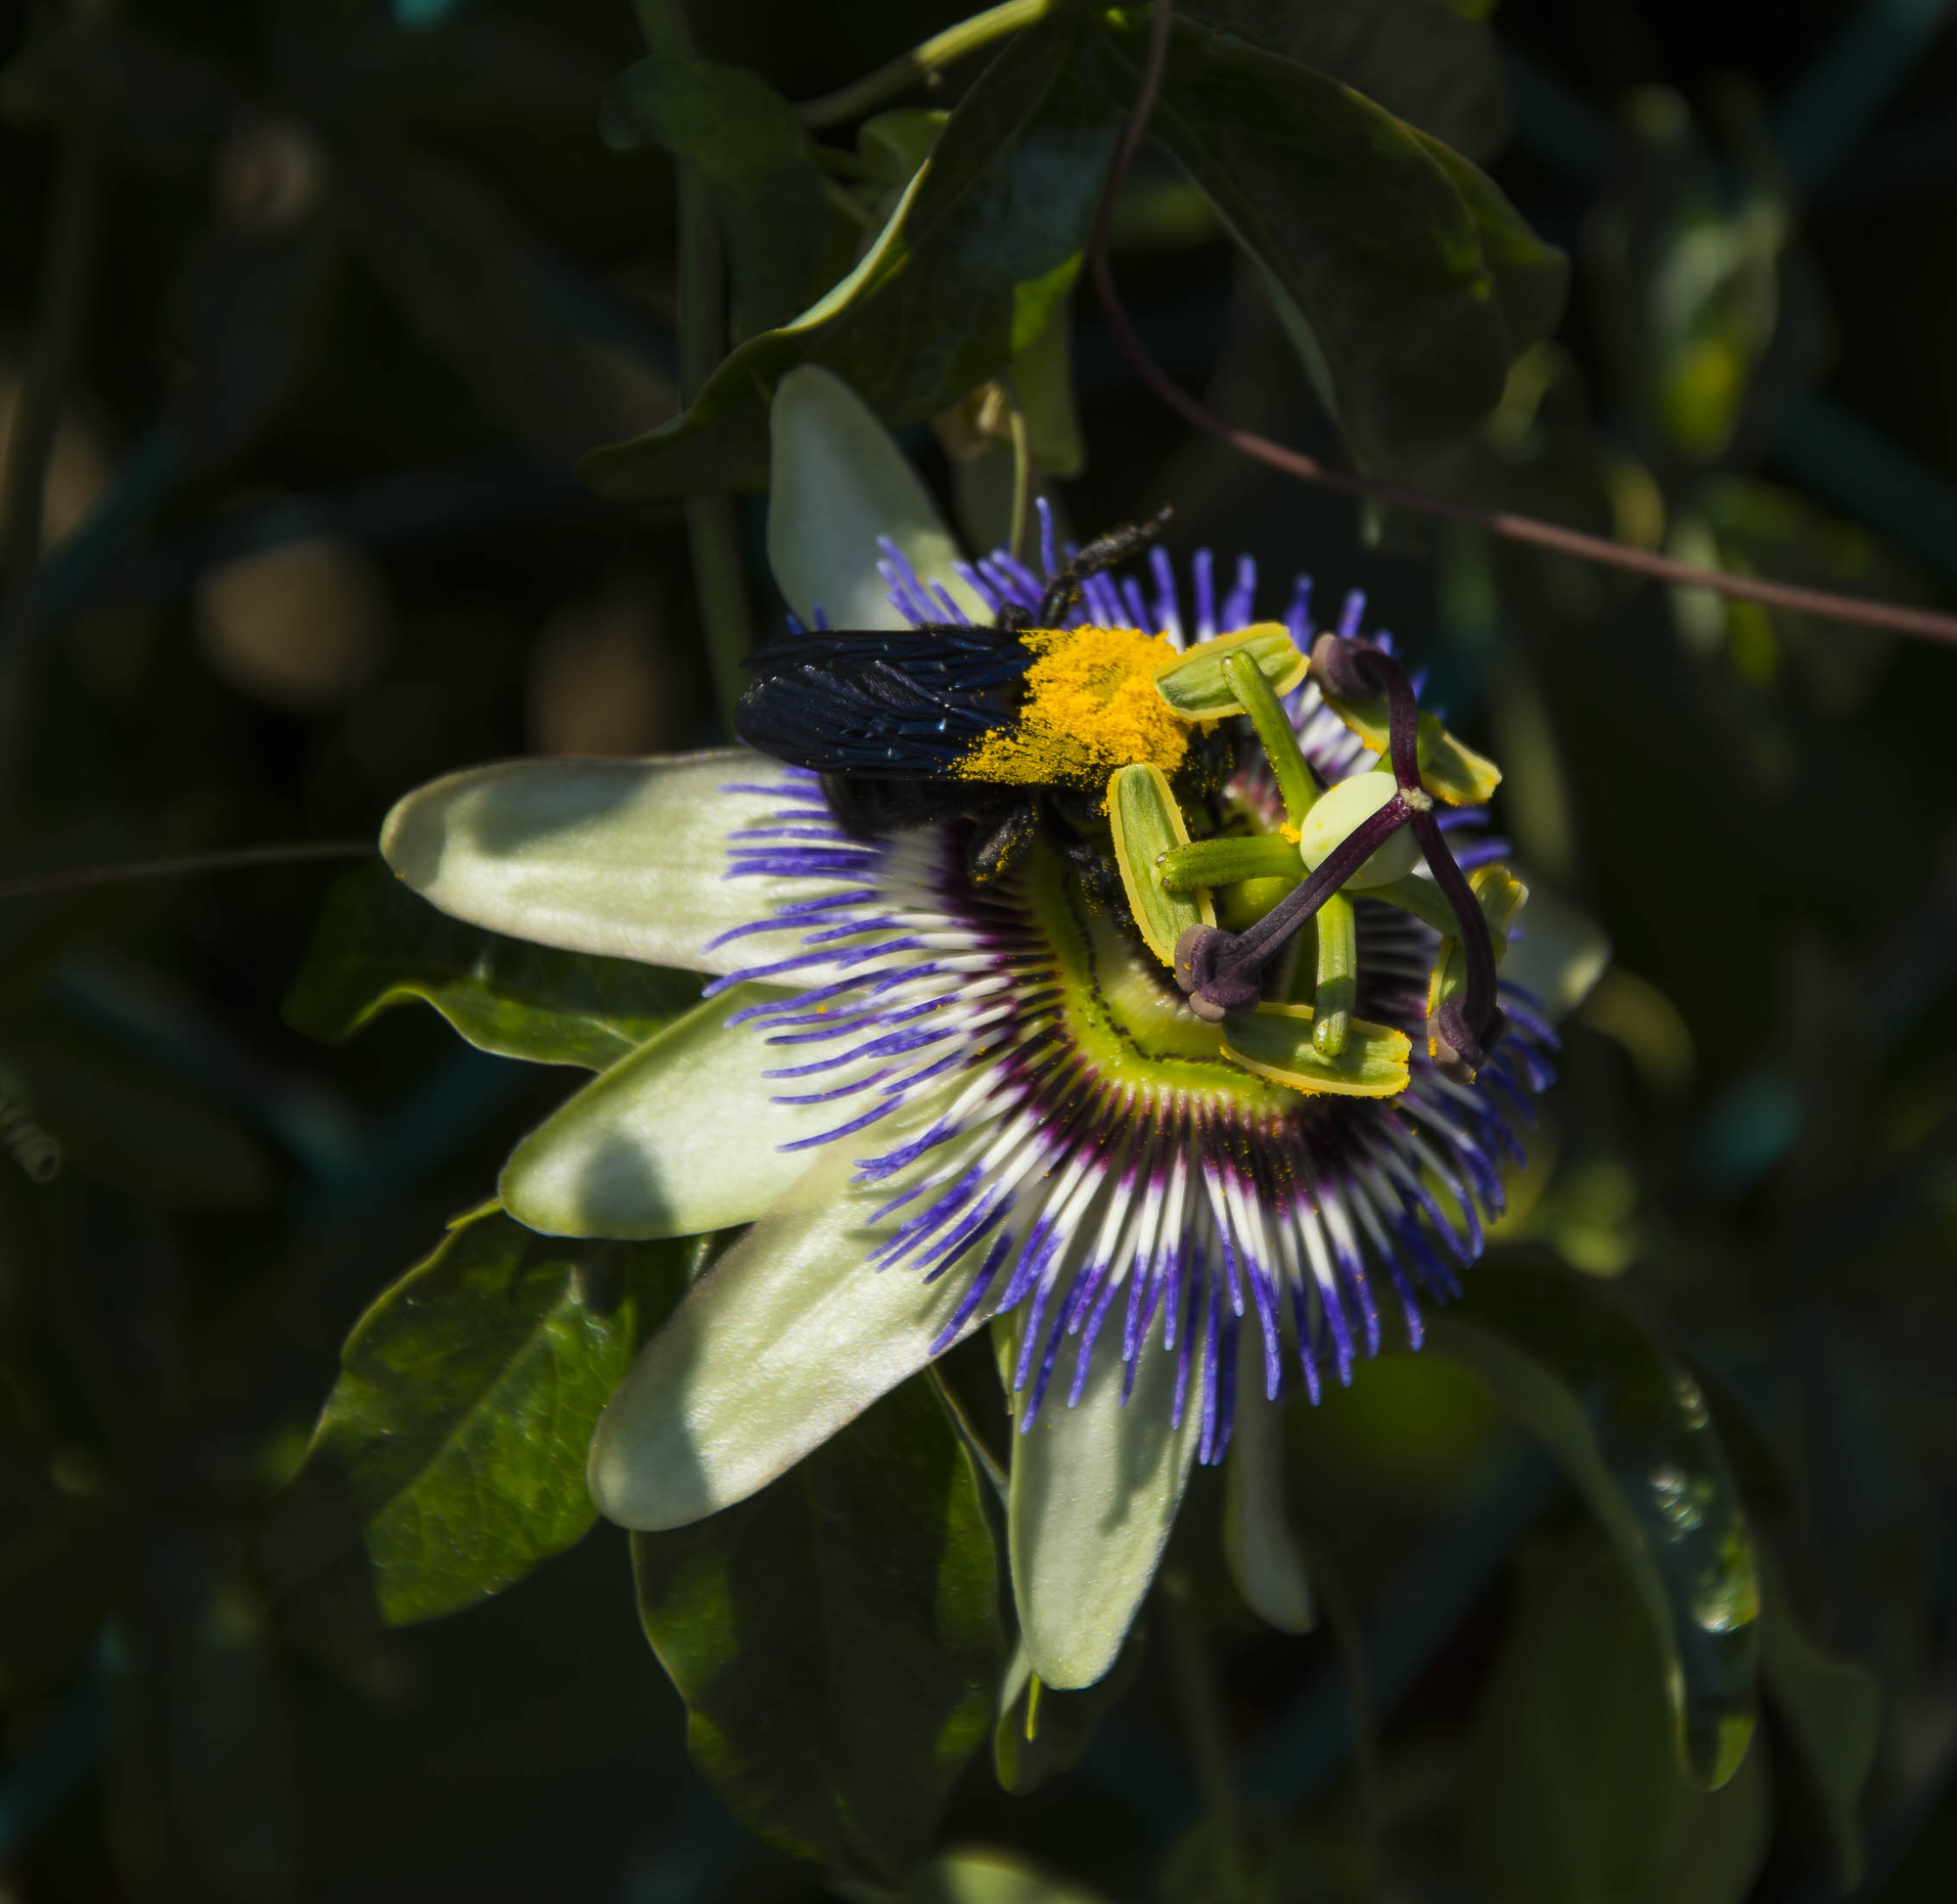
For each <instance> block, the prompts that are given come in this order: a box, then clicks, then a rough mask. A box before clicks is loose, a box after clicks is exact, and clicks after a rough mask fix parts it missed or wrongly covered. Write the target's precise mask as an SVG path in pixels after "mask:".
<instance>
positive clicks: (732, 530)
mask: <svg viewBox="0 0 1957 1904" xmlns="http://www.w3.org/2000/svg"><path fill="white" fill-rule="evenodd" d="M637 8H638V15H639V27H640V30H641V31H642V32H643V33H644V35H645V39H646V45H647V47H648V49H649V50H650V51H651V52H652V53H653V54H654V55H655V56H657V57H659V58H661V59H672V60H691V59H693V58H694V57H695V55H694V41H693V34H692V31H691V29H690V28H689V26H688V25H687V20H686V14H685V12H684V11H683V9H682V7H681V4H680V0H637ZM726 345H727V269H726V260H725V258H724V257H723V256H722V254H721V247H720V231H719V227H718V226H716V225H715V223H714V222H713V207H712V205H711V204H710V203H709V202H708V200H707V196H706V187H705V184H704V183H703V181H702V180H701V178H700V176H699V175H698V174H697V173H696V172H695V171H693V170H692V168H691V167H689V166H681V167H680V172H679V385H680V396H681V397H682V398H683V399H684V401H685V402H686V403H687V404H688V405H691V404H692V402H693V400H694V399H695V398H696V397H697V396H698V395H699V394H700V391H701V386H702V385H704V384H705V382H706V380H707V379H708V378H709V377H710V376H711V375H712V374H713V371H714V368H715V366H716V365H717V364H718V363H719V362H720V359H721V357H722V356H723V355H724V354H725V351H726ZM684 515H685V518H686V546H687V553H688V555H689V557H690V558H691V560H692V563H693V587H694V595H695V599H696V600H697V601H698V603H699V605H700V620H701V625H702V627H703V628H704V629H705V635H706V660H707V666H708V668H709V669H710V670H711V671H712V675H713V698H714V701H715V703H716V704H717V705H718V707H719V709H720V720H721V724H722V726H723V727H724V728H725V729H726V731H727V734H728V736H729V737H730V738H731V737H732V735H733V732H734V703H736V702H737V701H739V700H740V699H741V690H742V688H743V686H744V685H745V682H746V676H745V674H744V672H743V669H742V663H743V661H745V660H746V659H747V657H748V655H749V653H750V651H751V649H752V648H753V646H754V617H753V612H752V610H751V607H750V605H749V601H748V584H747V579H746V575H745V572H744V567H743V564H742V560H741V536H740V530H739V525H738V523H737V521H736V520H735V514H734V499H733V498H732V497H731V496H726V495H691V496H688V497H687V499H686V502H685V504H684Z"/></svg>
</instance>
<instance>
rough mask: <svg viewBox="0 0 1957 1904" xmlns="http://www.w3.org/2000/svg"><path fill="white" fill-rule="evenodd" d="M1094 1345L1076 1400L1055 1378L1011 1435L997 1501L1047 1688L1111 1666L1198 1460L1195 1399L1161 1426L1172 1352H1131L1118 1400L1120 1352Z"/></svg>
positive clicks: (1170, 1388)
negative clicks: (1006, 1484)
mask: <svg viewBox="0 0 1957 1904" xmlns="http://www.w3.org/2000/svg"><path fill="white" fill-rule="evenodd" d="M1112 1347H1113V1344H1112V1343H1106V1342H1104V1343H1103V1344H1102V1345H1101V1347H1100V1350H1099V1352H1098V1353H1097V1354H1096V1355H1095V1357H1094V1359H1093V1362H1092V1363H1091V1364H1090V1367H1089V1372H1088V1377H1087V1386H1086V1388H1085V1389H1084V1390H1083V1391H1082V1393H1081V1397H1080V1402H1079V1405H1078V1406H1077V1407H1075V1408H1069V1407H1068V1406H1067V1403H1066V1388H1065V1386H1064V1385H1063V1382H1064V1378H1063V1377H1062V1376H1061V1375H1059V1374H1056V1376H1055V1377H1054V1385H1053V1389H1052V1390H1051V1391H1049V1393H1048V1395H1047V1399H1046V1402H1045V1404H1044V1405H1043V1406H1042V1408H1041V1410H1040V1413H1039V1419H1038V1420H1037V1421H1035V1422H1034V1424H1033V1427H1032V1430H1031V1432H1030V1433H1026V1434H1021V1433H1018V1432H1017V1431H1016V1432H1015V1433H1014V1436H1013V1484H1012V1492H1011V1499H1010V1502H1009V1504H1008V1508H1007V1523H1008V1528H1009V1534H1010V1544H1011V1548H1012V1563H1013V1595H1014V1598H1015V1599H1016V1600H1017V1601H1018V1602H1019V1609H1020V1631H1021V1634H1022V1635H1023V1637H1024V1641H1025V1648H1026V1651H1027V1652H1028V1653H1029V1654H1030V1655H1032V1661H1033V1670H1034V1671H1035V1672H1037V1673H1038V1674H1039V1676H1040V1677H1041V1678H1042V1679H1043V1680H1045V1681H1046V1683H1047V1684H1048V1685H1049V1686H1058V1687H1063V1688H1065V1687H1077V1686H1091V1685H1093V1684H1094V1682H1095V1681H1096V1680H1097V1679H1099V1678H1100V1677H1101V1676H1102V1675H1103V1674H1104V1673H1105V1672H1107V1670H1108V1669H1109V1667H1111V1666H1112V1665H1113V1664H1114V1663H1115V1656H1116V1655H1118V1654H1119V1653H1120V1651H1121V1642H1122V1640H1123V1639H1125V1638H1126V1637H1127V1632H1128V1628H1129V1627H1130V1626H1132V1625H1133V1624H1134V1619H1135V1614H1136V1612H1137V1611H1138V1610H1139V1609H1140V1608H1141V1604H1142V1601H1143V1599H1144V1597H1145V1596H1146V1595H1147V1593H1148V1590H1149V1583H1150V1582H1151V1581H1152V1580H1154V1578H1155V1574H1156V1567H1157V1564H1159V1563H1160V1562H1161V1555H1162V1549H1163V1547H1164V1546H1166V1545H1167V1543H1168V1532H1169V1527H1170V1525H1171V1524H1172V1523H1173V1521H1174V1519H1175V1511H1176V1508H1177V1506H1178V1505H1179V1504H1180V1502H1181V1500H1182V1490H1183V1487H1184V1485H1185V1484H1186V1483H1187V1482H1188V1479H1189V1468H1190V1463H1191V1462H1192V1461H1193V1460H1194V1459H1195V1456H1196V1442H1197V1418H1198V1415H1199V1413H1200V1409H1199V1407H1198V1405H1197V1402H1196V1397H1195V1396H1194V1395H1192V1396H1191V1400H1190V1406H1189V1408H1188V1409H1187V1411H1186V1412H1185V1413H1184V1415H1183V1420H1182V1426H1181V1428H1170V1427H1169V1405H1170V1402H1171V1401H1172V1399H1173V1397H1174V1393H1175V1364H1176V1358H1175V1357H1174V1356H1173V1355H1172V1354H1169V1353H1168V1352H1167V1351H1166V1350H1164V1349H1163V1348H1162V1347H1161V1344H1160V1342H1158V1341H1151V1342H1150V1343H1149V1344H1147V1345H1146V1346H1144V1347H1143V1348H1142V1349H1140V1350H1139V1351H1138V1354H1139V1357H1140V1366H1139V1369H1138V1370H1137V1373H1136V1376H1135V1388H1134V1393H1133V1394H1132V1395H1131V1396H1130V1397H1129V1400H1128V1403H1127V1406H1126V1407H1123V1406H1122V1405H1121V1378H1122V1373H1123V1370H1122V1363H1121V1358H1120V1357H1119V1356H1118V1355H1116V1354H1114V1353H1113V1352H1112Z"/></svg>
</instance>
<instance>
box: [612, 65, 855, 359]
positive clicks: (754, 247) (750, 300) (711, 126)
mask: <svg viewBox="0 0 1957 1904" xmlns="http://www.w3.org/2000/svg"><path fill="white" fill-rule="evenodd" d="M599 129H600V130H601V132H602V133H603V134H604V137H605V140H606V143H607V144H608V145H611V146H613V147H614V148H615V149H618V150H624V149H627V148H629V147H632V146H635V145H638V144H640V143H642V142H644V141H648V140H649V141H651V142H652V143H653V144H654V145H658V146H661V147H663V148H664V149H665V150H666V151H667V152H669V153H671V154H672V156H673V157H674V159H677V160H678V161H679V162H680V163H681V164H683V165H685V166H688V167H689V168H690V169H691V170H692V171H693V172H694V173H695V174H697V175H698V177H699V179H700V181H701V183H702V184H703V185H704V186H705V189H706V196H707V200H708V202H709V203H710V204H712V206H713V215H714V218H715V220H716V222H717V223H718V225H719V227H720V233H721V237H722V239H723V240H724V241H725V244H726V247H727V270H728V276H729V278H730V279H731V280H732V282H733V307H734V308H733V314H734V331H735V335H736V336H737V337H742V338H749V337H753V336H754V335H756V334H757V333H758V332H762V331H767V330H772V329H773V328H774V327H775V326H776V325H778V324H785V323H787V321H788V320H789V319H790V318H792V317H793V316H795V314H796V312H797V311H798V310H800V309H801V308H802V306H803V305H804V304H805V303H806V302H808V301H809V299H810V297H812V296H813V295H815V294H816V293H817V292H818V291H819V290H820V289H821V287H820V286H819V285H818V284H816V283H815V282H814V280H815V276H816V272H817V269H818V267H819V266H820V264H821V262H822V256H823V252H824V249H826V241H827V239H828V235H829V221H830V212H829V201H828V198H827V196H826V195H825V193H824V191H823V184H822V173H821V171H820V170H819V169H818V168H817V166H816V162H815V159H814V157H813V155H811V153H810V152H809V149H808V138H807V135H806V134H805V133H804V132H803V131H802V129H801V127H800V125H799V124H798V123H797V122H796V115H795V112H794V110H793V109H792V108H791V107H790V105H789V103H788V101H787V100H785V99H784V98H783V97H782V96H781V94H779V93H778V92H776V91H775V89H774V88H773V87H772V86H770V85H769V84H768V82H767V81H766V80H765V79H763V78H762V77H761V75H760V74H759V73H757V72H750V71H748V70H746V69H745V68H740V67H724V66H717V65H715V64H714V63H713V62H712V61H710V60H690V61H673V60H666V59H660V58H652V59H645V60H641V61H640V62H639V63H638V64H637V65H636V66H632V67H628V68H626V69H625V71H624V72H622V73H621V74H619V76H618V79H617V81H616V82H615V83H614V86H613V88H612V90H611V92H610V93H608V94H607V95H606V99H605V108H604V112H603V113H602V115H601V117H600V119H599Z"/></svg>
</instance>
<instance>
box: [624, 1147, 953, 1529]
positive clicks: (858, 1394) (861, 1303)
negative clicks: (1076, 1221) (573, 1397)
mask: <svg viewBox="0 0 1957 1904" xmlns="http://www.w3.org/2000/svg"><path fill="white" fill-rule="evenodd" d="M863 1149H864V1144H863V1140H861V1139H859V1140H857V1141H856V1142H855V1143H854V1144H851V1143H848V1142H846V1141H845V1142H843V1143H841V1144H838V1145H834V1146H831V1147H830V1148H829V1149H827V1150H825V1151H824V1152H823V1153H822V1154H821V1156H820V1159H819V1160H818V1162H817V1163H816V1164H815V1165H814V1166H812V1167H811V1169H810V1170H809V1172H808V1174H807V1176H805V1177H804V1178H803V1179H802V1180H801V1181H800V1182H799V1183H798V1184H797V1185H796V1188H795V1189H794V1190H793V1191H792V1192H791V1193H790V1195H789V1197H788V1199H787V1201H785V1203H784V1204H783V1206H782V1207H780V1208H779V1209H777V1210H776V1211H775V1212H774V1213H773V1214H771V1215H769V1216H767V1217H765V1218H763V1219H762V1221H760V1222H759V1223H757V1224H755V1225H754V1227H753V1228H752V1229H751V1230H750V1231H749V1232H748V1234H747V1235H746V1236H745V1237H743V1238H742V1239H741V1241H740V1242H739V1243H737V1244H735V1245H734V1247H732V1248H731V1249H730V1250H728V1252H727V1254H726V1255H724V1256H723V1257H722V1258H721V1259H720V1260H719V1262H717V1263H716V1264H715V1265H714V1266H713V1268H712V1269H710V1270H709V1271H708V1272H707V1274H706V1275H705V1277H703V1278H702V1279H701V1281H700V1282H699V1283H697V1284H696V1285H695V1286H694V1288H693V1289H692V1290H691V1291H690V1292H688V1293H687V1296H686V1298H685V1300H684V1301H682V1302H681V1303H680V1305H679V1307H678V1309H676V1310H675V1311H674V1312H673V1315H672V1318H671V1320H670V1321H668V1322H667V1324H666V1325H665V1327H664V1328H663V1329H661V1330H660V1333H659V1334H658V1335H657V1336H656V1337H653V1339H652V1340H651V1341H650V1342H648V1343H647V1344H646V1346H645V1348H644V1350H643V1351H642V1352H641V1353H640V1356H639V1359H638V1361H637V1363H636V1364H635V1365H634V1366H633V1369H632V1373H631V1374H630V1375H628V1376H627V1377H626V1378H625V1381H624V1384H623V1385H622V1386H621V1387H620V1388H619V1390H618V1392H617V1393H616V1394H615V1395H614V1397H613V1398H612V1403H611V1405H610V1406H609V1407H608V1408H607V1409H606V1411H605V1413H604V1415H603V1416H602V1417H601V1418H600V1420H599V1423H598V1431H597V1433H596V1434H595V1435H594V1436H593V1437H592V1442H591V1462H590V1467H589V1470H588V1478H589V1481H590V1485H591V1498H592V1499H593V1500H594V1501H595V1502H596V1503H597V1504H598V1507H599V1509H600V1511H601V1512H602V1513H604V1514H606V1515H608V1516H610V1517H611V1519H614V1520H616V1521H618V1522H620V1523H621V1524H622V1525H624V1526H627V1527H638V1528H643V1529H646V1530H648V1531H651V1530H656V1529H659V1528H661V1527H682V1526H685V1525H686V1524H687V1523H688V1522H689V1521H693V1520H698V1519H701V1518H702V1517H703V1516H705V1515H709V1514H713V1513H715V1512H717V1511H718V1510H719V1509H721V1508H724V1507H727V1506H729V1505H731V1504H732V1503H733V1502H735V1501H740V1500H745V1499H746V1498H747V1497H748V1496H749V1495H750V1494H752V1493H753V1492H754V1491H755V1489H756V1488H760V1487H765V1486H766V1485H767V1483H768V1482H769V1481H771V1480H773V1479H774V1478H775V1476H776V1475H777V1474H781V1473H785V1472H786V1471H787V1470H788V1469H790V1468H792V1467H794V1465H795V1464H796V1462H797V1461H799V1460H800V1459H801V1458H802V1456H803V1455H805V1454H807V1453H808V1452H809V1451H810V1449H812V1448H814V1447H816V1446H818V1445H819V1444H820V1443H822V1442H823V1441H825V1440H827V1439H828V1438H829V1436H830V1435H832V1434H834V1433H835V1432H836V1430H837V1429H838V1428H842V1426H843V1425H844V1424H845V1423H846V1422H849V1421H852V1420H853V1419H854V1418H855V1417H856V1416H858V1415H860V1414H861V1413H862V1412H863V1410H864V1409H866V1408H868V1407H869V1405H870V1404H871V1403H872V1402H873V1401H875V1400H876V1399H877V1398H878V1397H879V1396H880V1395H883V1394H886V1393H887V1392H888V1391H889V1390H890V1389H891V1388H894V1387H895V1386H896V1385H897V1383H900V1382H902V1381H903V1380H904V1379H905V1377H907V1376H910V1375H914V1374H916V1372H917V1371H918V1370H919V1369H921V1368H923V1367H924V1366H925V1364H926V1363H927V1362H929V1361H930V1360H931V1344H932V1342H933V1340H934V1339H935V1338H936V1337H937V1334H938V1332H939V1331H940V1330H941V1329H943V1327H944V1326H945V1324H946V1323H947V1322H949V1321H950V1319H951V1314H952V1311H953V1310H955V1309H956V1308H957V1306H958V1303H959V1301H960V1299H961V1298H962V1297H963V1295H964V1293H965V1291H966V1287H967V1282H966V1276H965V1273H964V1270H963V1267H962V1266H961V1267H954V1268H952V1269H951V1270H949V1271H948V1272H947V1273H946V1274H945V1275H943V1276H941V1277H939V1278H938V1280H937V1281H936V1282H935V1283H931V1284H927V1283H925V1282H924V1281H923V1280H922V1279H921V1278H920V1277H919V1276H917V1275H916V1274H915V1273H914V1272H912V1271H910V1270H906V1269H890V1270H886V1271H883V1272H881V1273H880V1272H878V1271H876V1270H874V1269H872V1268H871V1267H870V1266H869V1263H868V1260H867V1258H868V1257H869V1254H870V1251H871V1249H872V1248H873V1247H875V1244H876V1242H877V1237H876V1236H875V1235H872V1234H869V1233H867V1232H866V1231H865V1228H864V1223H865V1220H866V1219H867V1218H868V1216H869V1215H870V1213H871V1212H872V1211H873V1210H875V1209H876V1208H877V1207H878V1206H879V1204H881V1203H882V1202H884V1201H887V1198H888V1197H889V1196H890V1195H892V1194H893V1192H892V1191H891V1190H890V1188H889V1186H887V1185H886V1186H882V1187H880V1188H878V1189H876V1190H872V1189H869V1188H867V1187H862V1186H855V1185H852V1184H850V1182H849V1176H850V1172H851V1168H852V1165H851V1161H850V1159H851V1158H852V1157H853V1156H860V1155H861V1154H862V1151H863ZM884 1233H885V1234H887V1231H886V1232H884ZM974 1327H977V1324H975V1325H974Z"/></svg>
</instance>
